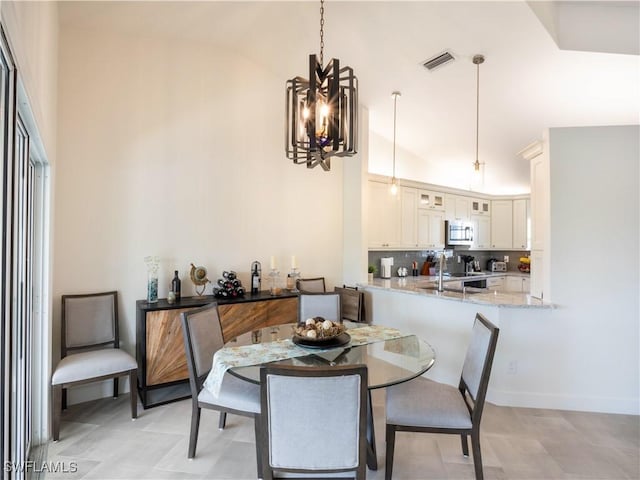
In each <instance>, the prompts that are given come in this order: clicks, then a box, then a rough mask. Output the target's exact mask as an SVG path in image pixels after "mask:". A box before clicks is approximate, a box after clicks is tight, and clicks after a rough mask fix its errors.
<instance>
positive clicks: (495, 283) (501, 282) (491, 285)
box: [487, 277, 506, 292]
mask: <svg viewBox="0 0 640 480" xmlns="http://www.w3.org/2000/svg"><path fill="white" fill-rule="evenodd" d="M505 278H506V277H491V278H487V288H488V289H489V290H491V291H494V292H502V291H504V289H505V288H506V280H505Z"/></svg>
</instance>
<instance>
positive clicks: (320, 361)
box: [225, 322, 436, 470]
mask: <svg viewBox="0 0 640 480" xmlns="http://www.w3.org/2000/svg"><path fill="white" fill-rule="evenodd" d="M345 325H346V326H347V333H349V330H350V329H354V328H358V327H363V326H364V325H363V324H359V323H352V322H345ZM295 327H296V324H285V325H275V326H271V327H266V328H263V329H260V330H255V331H253V332H247V333H245V334H243V335H240V336H238V337H236V338H234V339H232V340H231V341H229V342H227V343H226V344H225V347H237V346H243V345H252V344H258V343H266V342H275V341H277V340H286V339H291V338H292V337H293V333H294V328H295ZM401 335H402V336H399V337H397V338H391V339H385V340H379V341H372V343H366V344H363V345H352V343H351V342H349V343H346V344H344V345H342V346H339V347H335V348H330V349H327V348H325V349H318V348H311V347H307V348H305V347H304V346H302V345H298V346H300V347H301V348H304V349H305V350H308V354H306V355H304V353H303V354H302V356H296V357H294V358H287V359H284V360H277V361H276V362H273V363H277V364H278V365H297V366H308V367H327V366H334V365H356V364H364V365H366V366H367V370H368V376H369V386H368V388H369V401H368V408H367V443H368V448H367V466H368V467H369V469H371V470H377V468H378V462H377V454H376V444H375V434H374V425H373V408H372V403H371V391H372V390H375V389H378V388H385V387H389V386H392V385H396V384H399V383H402V382H406V381H409V380H411V379H413V378H415V377H418V376H420V375H422V374H423V373H425V372H426V371H427V370H429V369H430V368H431V367H432V366H433V364H434V363H435V358H436V355H435V352H434V350H433V348H432V347H431V345H429V344H428V343H427V342H425V341H424V340H422V339H419V338H418V337H416V336H415V335H404V334H401ZM261 365H263V364H260V365H249V366H241V367H233V368H230V369H229V373H231V374H232V375H235V376H237V377H239V378H241V379H243V380H246V381H249V382H252V383H255V384H258V385H259V384H260V367H261Z"/></svg>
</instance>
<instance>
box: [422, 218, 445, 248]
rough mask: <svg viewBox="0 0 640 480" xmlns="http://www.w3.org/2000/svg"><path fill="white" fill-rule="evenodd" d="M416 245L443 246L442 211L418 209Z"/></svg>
mask: <svg viewBox="0 0 640 480" xmlns="http://www.w3.org/2000/svg"><path fill="white" fill-rule="evenodd" d="M418 247H419V248H431V249H440V248H444V212H439V211H434V210H427V209H422V208H420V209H418Z"/></svg>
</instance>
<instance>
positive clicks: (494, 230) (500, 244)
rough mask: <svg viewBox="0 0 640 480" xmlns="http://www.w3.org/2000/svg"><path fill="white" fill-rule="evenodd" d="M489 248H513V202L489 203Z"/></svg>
mask: <svg viewBox="0 0 640 480" xmlns="http://www.w3.org/2000/svg"><path fill="white" fill-rule="evenodd" d="M491 210H492V212H491V248H493V249H510V248H513V201H512V200H493V201H492V202H491Z"/></svg>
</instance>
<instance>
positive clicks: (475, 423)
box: [384, 313, 499, 480]
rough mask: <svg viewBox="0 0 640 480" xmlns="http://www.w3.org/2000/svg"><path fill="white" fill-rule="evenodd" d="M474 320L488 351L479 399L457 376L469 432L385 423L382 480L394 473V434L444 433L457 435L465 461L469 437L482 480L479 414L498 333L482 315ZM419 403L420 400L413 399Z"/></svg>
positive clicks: (479, 477)
mask: <svg viewBox="0 0 640 480" xmlns="http://www.w3.org/2000/svg"><path fill="white" fill-rule="evenodd" d="M476 320H478V321H479V322H481V323H482V324H483V325H484V326H485V327H486V328H487V329H488V330H489V331H490V339H489V347H488V352H487V356H486V357H485V361H484V365H483V366H482V374H481V377H480V385H479V387H478V395H477V397H476V398H473V396H472V395H471V392H469V387H468V386H467V384H466V383H465V381H464V380H463V379H462V375H461V376H460V383H459V385H458V390H459V391H460V395H462V398H463V399H464V402H465V404H466V405H467V409H468V410H469V414H470V415H471V424H472V426H471V428H470V429H466V428H464V429H460V428H441V427H418V426H407V425H394V424H391V423H387V427H386V442H387V448H386V463H385V475H384V478H385V480H391V475H392V473H393V453H394V450H395V439H396V432H424V433H447V434H453V435H460V440H461V442H462V454H463V455H464V456H465V457H468V456H469V444H468V442H467V436H471V448H472V451H473V464H474V469H475V476H476V480H483V479H484V474H483V471H482V456H481V454H480V420H481V419H482V410H483V408H484V401H485V396H486V394H487V388H488V386H489V376H490V375H491V365H492V364H493V357H494V354H495V351H496V345H497V343H498V333H499V329H498V327H496V326H495V325H494V324H493V323H491V322H490V321H489V320H487V319H486V318H485V317H484V316H483V315H482V314H480V313H476ZM416 401H419V399H416Z"/></svg>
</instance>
